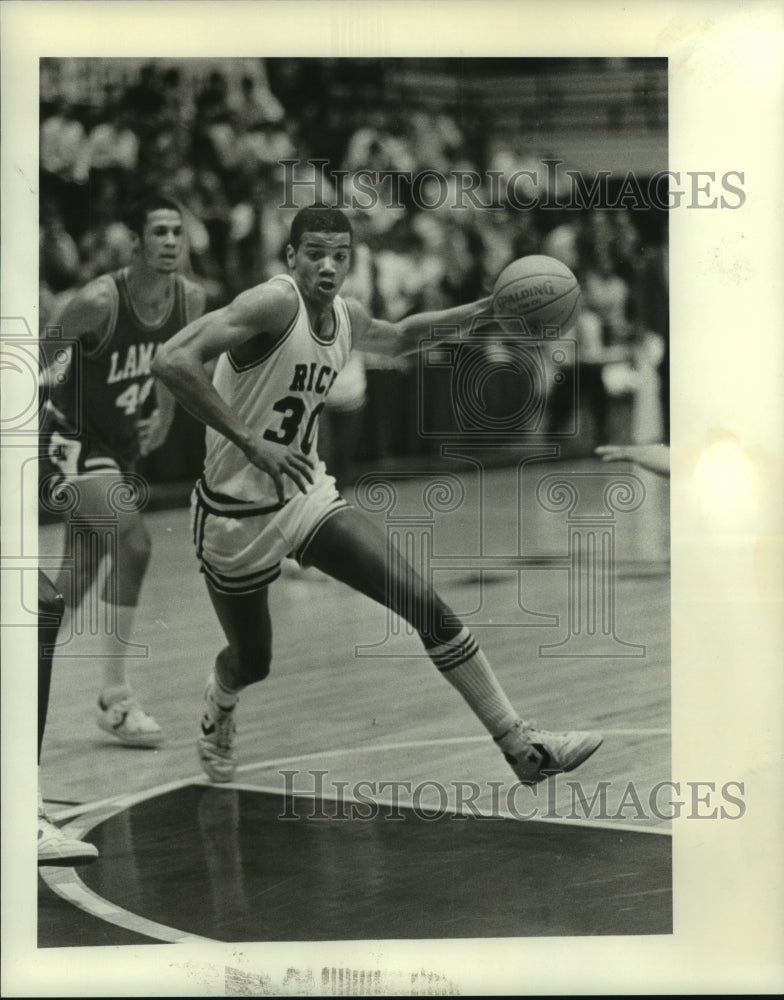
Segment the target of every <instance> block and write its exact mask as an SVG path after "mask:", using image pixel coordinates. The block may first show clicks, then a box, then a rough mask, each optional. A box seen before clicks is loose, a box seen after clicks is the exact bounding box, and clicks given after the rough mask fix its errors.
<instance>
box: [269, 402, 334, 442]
mask: <svg viewBox="0 0 784 1000" xmlns="http://www.w3.org/2000/svg"><path fill="white" fill-rule="evenodd" d="M272 409H273V410H275V411H276V412H277V413H282V414H283V419H282V420H281V422H280V426H279V427H278V428H276V429H275V430H273V429H272V428H268V429H267V430H266V431H264V440H265V441H274V442H275V444H283V445H287V444H291V442H292V441H293V440H294V438H295V437H296V436H297V431H298V430H299V428H300V425H301V424H302V421H303V418H304V416H305V413H306V411H307V407H306V406H305V400H304V399H302V397H301V396H284V398H283V399H279V400H278V401H277V403H275V404H274V405H273V407H272ZM323 409H324V404H323V403H319V404H318V406H316V407H315V408H314V409H313V410H312V411H311V414H310V416H309V417H308V420H307V423H306V424H305V433H304V434H303V435H302V445H301V447H302V451H303V453H304V454H305V455H309V454H310V449H311V448H312V447H313V438H314V437H315V435H316V422H317V420H318V418H319V414H320V413H321V411H322V410H323Z"/></svg>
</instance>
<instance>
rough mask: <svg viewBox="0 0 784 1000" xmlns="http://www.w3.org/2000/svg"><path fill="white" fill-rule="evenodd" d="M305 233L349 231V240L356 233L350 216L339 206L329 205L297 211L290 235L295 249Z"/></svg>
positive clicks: (312, 206)
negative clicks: (349, 218)
mask: <svg viewBox="0 0 784 1000" xmlns="http://www.w3.org/2000/svg"><path fill="white" fill-rule="evenodd" d="M303 233H348V235H349V240H351V239H352V238H353V235H354V231H353V229H352V228H351V223H350V222H349V220H348V216H346V215H344V213H343V212H341V211H340V209H339V208H331V207H330V206H329V205H311V206H310V208H302V209H300V210H299V212H297V214H296V215H295V216H294V219H293V220H292V223H291V234H290V236H289V243H290V244H291V245H292V246H293V247H294V249H295V250H296V249H298V247H299V244H300V240H301V239H302V235H303Z"/></svg>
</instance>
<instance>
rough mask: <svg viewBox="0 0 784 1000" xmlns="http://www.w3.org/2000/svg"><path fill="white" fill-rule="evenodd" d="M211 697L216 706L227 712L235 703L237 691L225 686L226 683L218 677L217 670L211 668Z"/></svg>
mask: <svg viewBox="0 0 784 1000" xmlns="http://www.w3.org/2000/svg"><path fill="white" fill-rule="evenodd" d="M212 697H213V698H214V699H215V704H216V705H217V706H218V708H222V709H223V711H224V712H228V711H229V710H230V709H232V708H234V706H235V705H236V704H237V700H238V698H239V691H234V690H233V689H232V688H229V687H226V685H225V684H224V683H223V682H222V681H221V680H220V679H219V678H218V671H217V670H213V671H212Z"/></svg>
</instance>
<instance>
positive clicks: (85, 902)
mask: <svg viewBox="0 0 784 1000" xmlns="http://www.w3.org/2000/svg"><path fill="white" fill-rule="evenodd" d="M604 733H605V735H608V736H609V735H657V736H659V735H661V736H668V735H669V730H666V729H616V730H605V731H604ZM486 740H487V737H486V736H457V737H446V738H443V739H431V740H408V741H404V742H401V743H384V744H376V745H372V746H366V747H361V748H356V747H349V748H345V749H336V750H328V751H324V752H313V753H307V754H298V755H296V756H293V757H280V758H277V759H273V760H268V761H256V762H254V763H249V764H245V765H242V766H241V767H239V768H238V770H239V771H242V772H244V773H247V772H248V771H254V770H263V769H266V768H270V767H280V766H281V765H283V764H294V763H304V762H307V761H314V760H316V761H320V760H325V759H328V758H329V759H331V758H334V757H340V756H345V755H347V754H352V753H357V752H358V750H361V751H368V750H371V751H378V752H380V751H387V750H397V749H416V748H419V747H427V746H443V745H450V744H456V743H477V742H480V741H481V742H485V741H486ZM514 784H515V783H514V782H513V783H512V785H511V786H510V787H514ZM188 785H202V786H206V787H209V788H223V789H230V790H235V791H249V792H254V793H266V794H272V795H275V796H280V795H281V791H280V788H275V787H272V786H266V785H252V784H246V783H240V782H221V783H220V784H214V783H213V782H211V781H209V780H208V779H207V778H206V777H204V776H201V775H199V776H197V777H196V778H195V779H194V778H181V779H178V780H176V781H170V782H167V783H165V784H163V785H158V786H156V787H154V788H152V789H147V790H146V791H140V792H134V793H132V794H130V795H123V796H115V797H113V798H107V799H102V800H100V801H97V802H93V803H86V804H84V805H82V806H76V807H72V808H70V809H67V810H64V811H63V812H61V813H59V814H58V815H57V816H56V817H54V818H56V819H58V820H62V819H66V818H68V817H78V818H77V819H75V821H74V822H72V823H69V824H67V826H65V827H64V829H65V830H66V831H67V832H68V833H70V834H73V835H74V836H76V837H83V836H85V834H87V833H88V832H89V831H90V830H92V829H94V828H95V827H96V826H98V825H99V824H101V823H104V822H106V821H107V820H108V819H110V818H111V817H112V816H114V815H117V814H118V813H120V812H123V811H124V810H126V809H129V808H130V807H131V806H132V805H135V804H136V803H138V802H143V801H146V800H147V799H152V798H157V797H159V796H161V795H165V794H166V793H167V792H171V791H176V790H178V789H180V788H184V787H186V786H188ZM295 795H298V796H299V797H300V798H308V797H309V796H308V795H307V794H304V793H297V792H295ZM319 798H320V799H321V800H322V801H331V802H334V801H336V800H337V796H330V795H324V794H322V795H320V796H319ZM341 798H342V800H343V801H348V802H355V803H357V804H360V805H367V803H366V802H365V803H363V802H361V801H360V800H358V799H356V798H354V797H353V796H347V795H342V796H341ZM372 801H373V802H374V803H375V804H376V805H377V806H378V807H380V808H385V807H386V808H390V809H391V808H395V807H397V808H400V809H403V810H407V811H409V812H411V811H415V810H413V808H412V806H410V805H408V806H407V805H405V804H404V803H400V802H395V801H394V800H392V799H386V800H382V799H380V798H373V800H372ZM443 812H445V813H449V814H452V815H457V809H456V807H454V806H452V807H450V806H447V807H446V809H444V810H443ZM478 812H479V813H480V815H482V816H485V817H486V818H493V817H499V818H504V819H512V820H516V821H518V822H529V823H530V822H539V823H555V824H560V825H569V826H579V827H583V828H585V827H587V828H593V829H605V830H613V831H616V832H621V833H647V834H655V835H658V836H665V837H671V832H670V830H668V829H660V828H658V827H644V826H635V825H633V824H629V823H624V822H617V823H605V822H602V821H600V820H588V819H585V820H581V819H565V818H562V817H547V816H533V817H531V818H530V819H528V818H527V819H523V820H521V819H520V817H519V816H515V815H514V813H512V812H510V811H507V810H504V809H499V810H498V811H497V812H488V811H484V812H483V811H482V810H478ZM88 815H89V817H90V818H89V820H88V821H87V822H84V821H85V819H87V817H88ZM38 871H39V874H40V875H41V877H42V878H43V879H44V881H45V882H46V884H47V885H48V886H49V888H50V889H51V890H52V891H53V892H54V893H56V894H57V895H58V896H60V897H61V898H63V899H65V900H66V901H67V902H69V903H71V904H72V905H74V906H76V907H78V908H79V909H80V910H83V911H84V912H86V913H89V914H91V915H92V916H95V917H97V918H98V919H99V920H104V921H105V922H107V923H112V924H115V925H117V926H119V927H122V928H124V929H125V930H130V931H133V932H135V933H137V934H140V935H143V936H145V937H149V938H153V939H157V940H160V941H163V942H165V943H169V944H185V943H188V942H194V941H199V942H202V943H204V942H210V943H219V942H217V939H215V938H208V937H200V936H199V935H196V934H190V933H189V932H187V931H179V930H177V929H175V928H172V927H168V926H167V925H165V924H159V923H157V922H156V921H154V920H149V919H148V918H147V917H142V916H141V915H139V914H136V913H133V912H132V911H131V910H125V909H123V908H122V907H120V906H118V905H117V904H115V903H112V902H110V901H108V900H106V899H104V898H103V897H102V896H99V895H98V894H97V893H95V892H94V891H93V890H92V889H89V888H88V887H87V886H86V885H85V884H84V882H83V881H82V880H81V878H80V877H79V875H78V874H77V872H76V870H75V869H74V868H58V867H55V866H52V867H51V868H49V867H43V868H39V870H38Z"/></svg>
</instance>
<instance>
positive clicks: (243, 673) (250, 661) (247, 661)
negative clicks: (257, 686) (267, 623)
mask: <svg viewBox="0 0 784 1000" xmlns="http://www.w3.org/2000/svg"><path fill="white" fill-rule="evenodd" d="M236 657H237V668H238V672H239V675H240V677H241V679H242V681H243V683H245V684H253V683H255V682H256V681H263V680H264V678H265V677H267V676H269V672H270V665H271V663H272V643H271V642H270V641H269V639H267V638H266V637H264V636H260V637H259V638H258V639H256V640H255V641H254V642H249V643H243V645H242V646H241V647H240V649H238V650H237V651H236Z"/></svg>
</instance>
